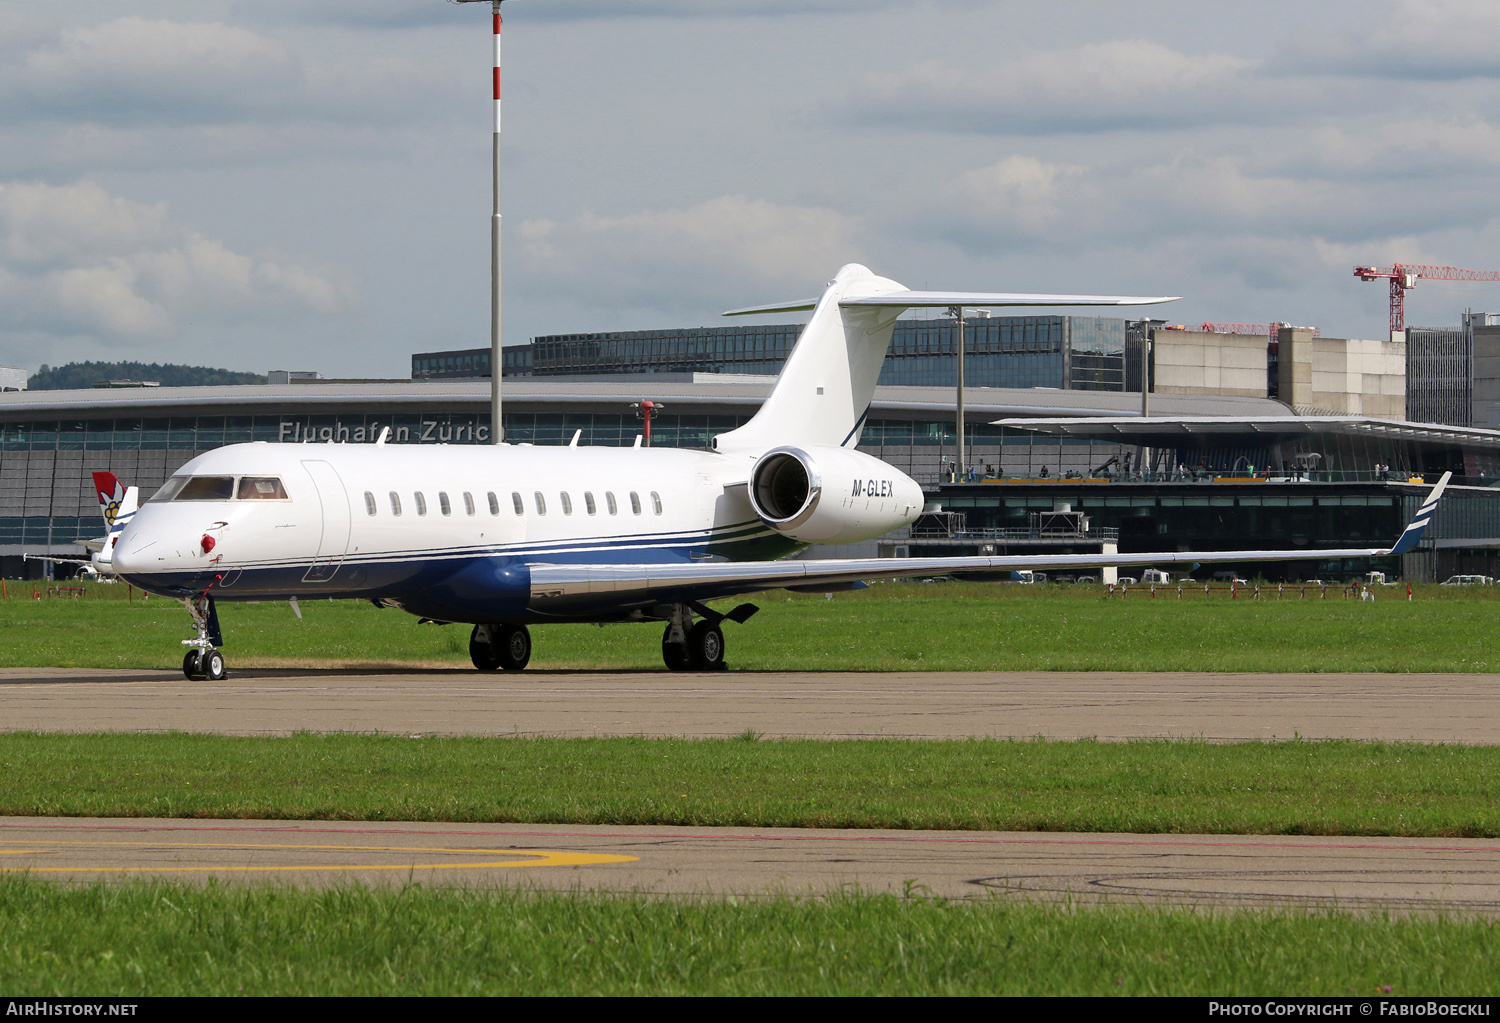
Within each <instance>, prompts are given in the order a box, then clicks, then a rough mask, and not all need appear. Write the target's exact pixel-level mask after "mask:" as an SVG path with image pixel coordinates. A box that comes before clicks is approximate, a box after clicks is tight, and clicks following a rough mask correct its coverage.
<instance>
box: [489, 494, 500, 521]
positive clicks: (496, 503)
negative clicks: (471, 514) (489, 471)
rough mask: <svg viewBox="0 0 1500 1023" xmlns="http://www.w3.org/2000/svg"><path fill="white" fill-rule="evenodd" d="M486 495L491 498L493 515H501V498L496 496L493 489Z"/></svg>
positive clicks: (491, 512)
mask: <svg viewBox="0 0 1500 1023" xmlns="http://www.w3.org/2000/svg"><path fill="white" fill-rule="evenodd" d="M486 496H487V497H488V498H489V499H490V514H491V515H499V514H500V498H498V497H496V496H495V492H494V491H493V490H491V491H490V492H489V493H488V494H487V495H486Z"/></svg>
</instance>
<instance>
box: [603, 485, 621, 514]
mask: <svg viewBox="0 0 1500 1023" xmlns="http://www.w3.org/2000/svg"><path fill="white" fill-rule="evenodd" d="M604 503H605V505H606V506H607V507H608V508H609V513H610V514H611V515H618V514H619V513H620V506H619V505H617V504H615V493H614V491H613V490H606V491H605V492H604Z"/></svg>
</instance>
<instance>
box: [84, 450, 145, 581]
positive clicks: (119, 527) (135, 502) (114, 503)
mask: <svg viewBox="0 0 1500 1023" xmlns="http://www.w3.org/2000/svg"><path fill="white" fill-rule="evenodd" d="M94 490H95V491H96V492H97V493H98V495H99V514H100V515H102V516H103V517H104V526H105V528H106V529H107V530H108V531H109V535H108V536H106V537H105V540H104V546H103V549H102V550H101V551H99V553H98V555H97V560H99V561H101V562H104V563H106V564H107V563H108V562H110V561H111V560H113V559H112V555H113V554H114V547H115V541H116V540H117V539H119V536H120V533H121V532H123V531H124V529H125V526H126V524H127V523H129V522H130V520H131V518H132V517H133V516H134V515H135V512H136V509H137V508H138V507H140V503H141V488H140V487H127V486H126V485H125V484H124V483H122V482H121V481H120V479H119V477H117V476H116V475H115V474H114V473H112V472H96V473H94Z"/></svg>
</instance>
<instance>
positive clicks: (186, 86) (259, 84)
mask: <svg viewBox="0 0 1500 1023" xmlns="http://www.w3.org/2000/svg"><path fill="white" fill-rule="evenodd" d="M301 77H302V76H301V71H300V68H299V67H298V66H297V63H296V61H295V60H294V59H293V57H292V55H291V53H290V52H289V51H288V49H287V47H286V46H285V45H284V44H282V43H281V42H279V41H277V40H275V39H272V38H269V37H267V36H264V35H261V34H258V33H255V32H251V31H249V30H247V29H243V28H237V27H235V26H232V25H225V24H220V23H214V22H191V23H185V22H176V21H165V20H160V19H149V18H141V17H136V16H128V17H123V18H116V19H113V20H112V21H108V22H105V23H103V24H99V25H90V26H88V27H84V28H74V29H67V30H64V31H63V32H61V33H60V35H59V37H58V39H57V41H56V42H54V43H51V44H47V45H42V46H39V47H36V48H35V49H32V50H31V51H30V52H29V53H27V54H26V55H25V57H24V58H23V59H22V60H20V61H18V62H16V63H14V64H12V65H11V70H10V72H9V73H8V74H4V75H3V78H0V81H3V88H4V92H5V94H7V95H8V97H9V99H10V100H11V102H12V103H13V104H16V105H20V106H23V107H24V108H26V110H27V111H28V112H29V113H30V114H31V115H32V116H42V117H76V116H79V115H82V116H84V117H94V118H98V119H100V120H106V121H109V122H111V123H116V124H118V123H120V122H121V121H126V122H134V121H141V120H145V121H151V122H163V121H165V122H181V121H186V122H190V123H198V122H201V121H203V120H204V119H212V120H221V119H224V118H225V117H230V116H241V117H242V116H244V115H245V114H246V113H248V112H249V111H252V110H257V109H264V108H266V107H267V106H271V105H284V104H286V103H287V102H288V99H289V96H290V94H292V93H294V92H295V91H296V90H297V88H298V86H299V84H300V82H301ZM12 117H14V114H13V115H12Z"/></svg>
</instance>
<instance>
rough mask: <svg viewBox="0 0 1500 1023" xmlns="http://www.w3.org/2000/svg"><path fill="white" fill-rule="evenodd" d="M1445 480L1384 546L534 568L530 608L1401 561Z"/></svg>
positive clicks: (1424, 523) (563, 608)
mask: <svg viewBox="0 0 1500 1023" xmlns="http://www.w3.org/2000/svg"><path fill="white" fill-rule="evenodd" d="M1452 475H1453V474H1452V473H1444V474H1443V478H1442V479H1441V480H1440V481H1439V482H1438V484H1437V486H1435V487H1433V488H1432V491H1431V493H1429V494H1428V495H1427V498H1426V499H1425V500H1424V501H1423V502H1422V504H1421V505H1420V506H1419V508H1418V510H1417V514H1416V516H1415V517H1414V518H1413V519H1412V521H1411V523H1410V524H1409V525H1407V527H1406V529H1405V530H1403V531H1402V533H1401V536H1400V537H1399V538H1398V539H1397V540H1396V542H1395V543H1394V544H1392V545H1391V546H1390V547H1355V548H1343V549H1334V550H1329V549H1311V548H1305V549H1302V550H1290V551H1289V550H1280V551H1154V552H1151V553H1146V554H1008V555H998V556H991V557H959V558H838V559H827V560H811V561H719V562H703V561H698V562H688V563H682V562H676V563H672V564H645V565H610V564H601V565H578V564H533V565H531V566H530V570H531V606H532V607H534V608H537V609H541V610H556V611H558V612H560V613H566V612H567V609H568V608H569V607H570V606H575V605H576V606H583V605H588V604H597V603H599V602H601V601H609V602H611V603H614V604H616V605H628V604H630V603H640V604H647V603H651V602H662V603H669V602H677V601H694V600H697V601H702V600H712V599H715V598H717V597H728V596H734V595H737V594H743V593H755V592H759V591H762V590H775V589H782V588H786V587H798V588H803V587H805V588H814V587H817V586H828V587H830V588H832V587H838V586H841V585H844V584H847V583H853V582H864V581H867V580H870V579H905V578H910V577H913V576H930V575H949V574H952V573H955V572H959V573H962V572H1003V571H1014V570H1017V569H1036V570H1043V571H1045V570H1049V569H1077V568H1103V567H1108V566H1116V567H1122V568H1123V567H1127V566H1133V565H1140V566H1153V565H1183V564H1203V565H1207V564H1214V563H1222V562H1244V561H1304V560H1307V559H1309V558H1319V559H1323V558H1374V557H1381V556H1383V555H1387V554H1404V553H1406V552H1407V551H1409V550H1411V549H1412V548H1413V547H1415V546H1416V545H1417V541H1418V540H1420V539H1421V537H1422V533H1423V531H1424V530H1425V529H1426V528H1427V525H1428V523H1429V522H1431V520H1432V516H1433V515H1434V514H1435V512H1436V509H1437V502H1438V498H1440V497H1441V496H1442V493H1443V488H1444V487H1446V486H1447V485H1448V480H1449V479H1450V478H1451V477H1452Z"/></svg>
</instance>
